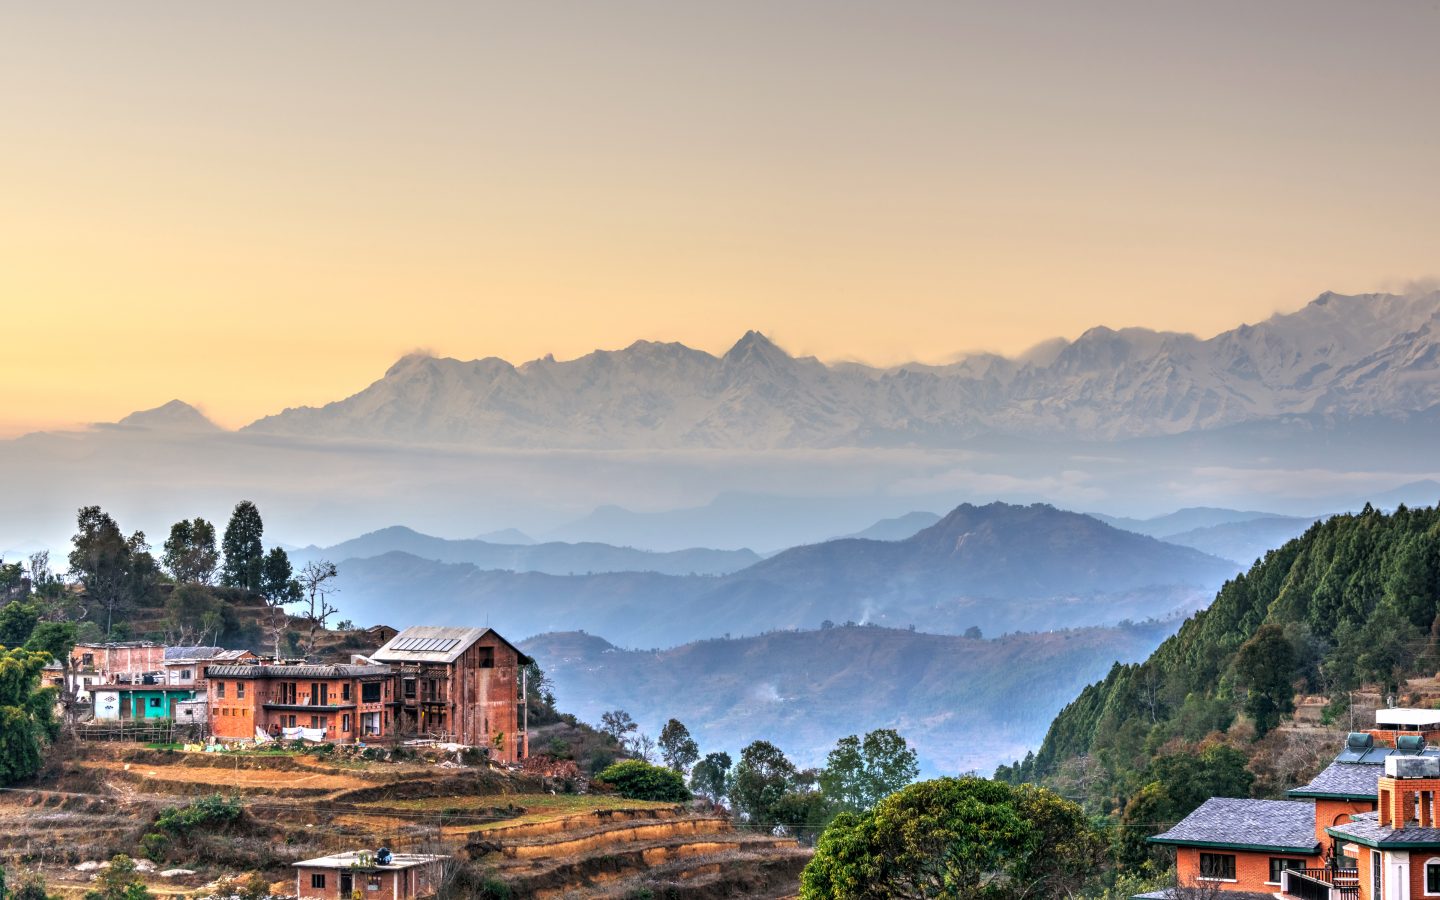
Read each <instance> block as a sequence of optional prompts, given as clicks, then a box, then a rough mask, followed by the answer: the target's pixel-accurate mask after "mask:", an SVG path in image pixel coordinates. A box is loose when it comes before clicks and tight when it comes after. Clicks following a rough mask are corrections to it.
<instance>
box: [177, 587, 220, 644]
mask: <svg viewBox="0 0 1440 900" xmlns="http://www.w3.org/2000/svg"><path fill="white" fill-rule="evenodd" d="M225 613H226V604H225V601H224V600H221V599H220V598H219V597H217V596H215V592H214V591H212V590H210V588H208V587H206V586H205V585H203V584H198V583H194V582H191V583H187V584H182V585H179V586H178V587H176V588H175V590H173V591H171V592H170V596H169V598H168V599H167V600H166V601H165V631H166V635H165V636H166V639H167V640H168V641H169V642H170V643H172V644H179V645H192V644H200V643H204V642H205V640H206V639H207V638H210V637H213V638H214V639H215V640H219V637H220V632H221V631H222V630H223V629H224V625H225Z"/></svg>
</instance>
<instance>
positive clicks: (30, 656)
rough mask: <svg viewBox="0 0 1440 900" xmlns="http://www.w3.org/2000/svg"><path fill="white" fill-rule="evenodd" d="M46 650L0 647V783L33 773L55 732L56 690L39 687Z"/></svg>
mask: <svg viewBox="0 0 1440 900" xmlns="http://www.w3.org/2000/svg"><path fill="white" fill-rule="evenodd" d="M50 659H51V657H50V655H49V654H47V653H41V652H35V651H31V650H24V649H14V650H5V649H0V784H11V783H13V782H16V781H20V780H23V779H26V778H29V777H30V776H32V775H34V774H35V773H36V772H39V771H40V766H41V765H42V764H43V762H44V759H43V757H42V751H43V749H44V747H45V745H46V743H48V742H49V741H51V740H53V739H54V738H55V735H56V730H57V725H56V722H55V691H54V690H53V689H50V688H43V689H42V688H41V687H40V676H41V672H42V670H43V669H44V668H45V664H46V663H48V662H50Z"/></svg>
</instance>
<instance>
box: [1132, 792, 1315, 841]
mask: <svg viewBox="0 0 1440 900" xmlns="http://www.w3.org/2000/svg"><path fill="white" fill-rule="evenodd" d="M1150 840H1152V841H1154V842H1155V843H1157V844H1200V845H1207V846H1221V847H1236V848H1246V847H1254V848H1257V849H1265V850H1285V851H1289V852H1292V853H1312V852H1314V851H1315V848H1316V846H1317V844H1318V842H1317V841H1316V840H1315V804H1314V803H1307V802H1301V801H1296V800H1245V799H1240V798H1236V797H1211V798H1210V799H1209V800H1206V801H1205V802H1204V803H1202V804H1201V805H1200V808H1199V809H1197V810H1195V811H1194V812H1192V813H1191V814H1190V815H1188V816H1186V817H1185V818H1184V819H1183V820H1182V821H1181V822H1179V823H1178V824H1176V825H1175V827H1174V828H1171V829H1170V830H1169V831H1167V832H1165V833H1164V834H1159V835H1156V836H1155V837H1153V838H1151V839H1150Z"/></svg>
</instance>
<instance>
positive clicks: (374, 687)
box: [360, 681, 380, 703]
mask: <svg viewBox="0 0 1440 900" xmlns="http://www.w3.org/2000/svg"><path fill="white" fill-rule="evenodd" d="M360 702H361V703H379V702H380V682H378V681H370V682H366V683H365V684H362V685H360Z"/></svg>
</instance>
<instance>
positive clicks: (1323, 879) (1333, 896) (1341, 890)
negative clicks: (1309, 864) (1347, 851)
mask: <svg viewBox="0 0 1440 900" xmlns="http://www.w3.org/2000/svg"><path fill="white" fill-rule="evenodd" d="M1280 882H1281V884H1280V889H1281V890H1282V891H1283V892H1284V894H1285V896H1287V897H1295V898H1296V900H1357V898H1358V897H1359V896H1360V873H1359V872H1358V871H1357V870H1355V869H1287V870H1286V871H1285V874H1284V875H1282V876H1281V879H1280Z"/></svg>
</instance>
